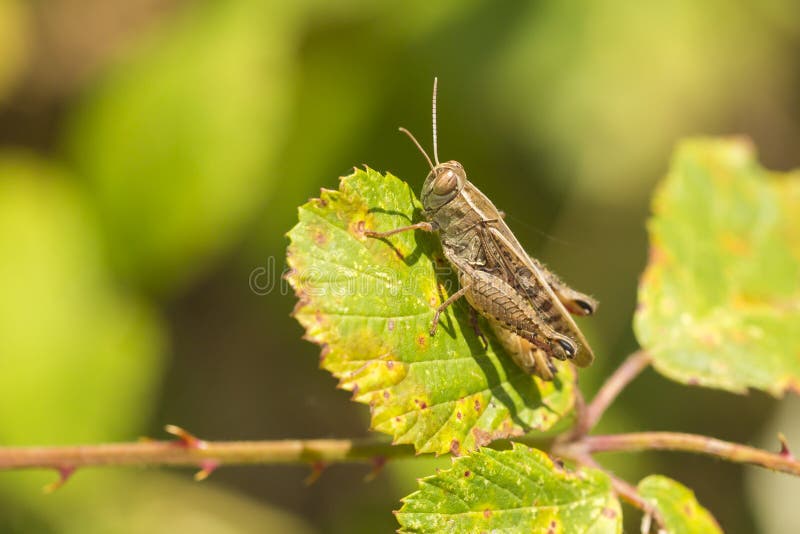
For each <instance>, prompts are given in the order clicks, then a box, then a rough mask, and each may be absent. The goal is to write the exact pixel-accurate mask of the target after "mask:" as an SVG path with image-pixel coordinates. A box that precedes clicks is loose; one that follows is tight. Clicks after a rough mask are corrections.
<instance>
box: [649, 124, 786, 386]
mask: <svg viewBox="0 0 800 534" xmlns="http://www.w3.org/2000/svg"><path fill="white" fill-rule="evenodd" d="M653 211H654V216H653V217H652V219H651V220H650V222H649V224H648V230H649V233H650V260H649V263H648V266H647V269H646V270H645V273H644V275H643V277H642V281H641V285H640V288H639V305H638V308H637V312H636V317H635V330H636V336H637V338H638V340H639V343H640V344H641V345H642V347H644V348H645V349H647V350H648V351H649V352H650V353H651V354H652V355H653V356H654V358H655V362H654V364H655V367H656V369H658V371H659V372H661V373H662V374H664V375H666V376H668V377H670V378H672V379H674V380H677V381H679V382H683V383H687V384H694V385H701V386H706V387H714V388H721V389H725V390H729V391H733V392H744V391H746V389H747V388H748V387H752V388H758V389H762V390H765V391H768V392H770V393H771V394H773V395H776V396H779V395H781V394H782V393H783V392H784V391H786V390H787V389H794V390H798V389H800V357H798V355H799V354H800V173H797V172H795V173H791V174H781V173H774V172H769V171H766V170H765V169H763V168H762V167H761V166H760V165H759V164H758V163H757V162H756V160H755V156H754V154H753V149H752V147H751V145H750V144H749V143H748V142H747V141H745V140H740V139H723V140H713V139H706V140H694V141H687V142H685V143H683V144H682V145H681V146H680V147H679V148H678V151H677V154H676V156H675V158H674V160H673V163H672V167H671V169H670V172H669V175H668V176H667V178H666V180H665V181H664V182H663V183H662V184H661V186H660V188H659V189H658V192H657V193H656V195H655V199H654V201H653Z"/></svg>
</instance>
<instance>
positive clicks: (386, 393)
mask: <svg viewBox="0 0 800 534" xmlns="http://www.w3.org/2000/svg"><path fill="white" fill-rule="evenodd" d="M389 397H390V395H389V392H388V391H384V392H383V398H384V399H388V398H389Z"/></svg>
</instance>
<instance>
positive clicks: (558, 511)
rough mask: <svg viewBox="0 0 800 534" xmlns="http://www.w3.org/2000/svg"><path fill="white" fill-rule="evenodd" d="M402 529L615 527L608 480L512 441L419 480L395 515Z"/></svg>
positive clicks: (618, 522) (618, 521)
mask: <svg viewBox="0 0 800 534" xmlns="http://www.w3.org/2000/svg"><path fill="white" fill-rule="evenodd" d="M397 520H398V521H399V522H400V525H401V526H402V529H401V532H504V533H513V532H520V533H522V532H525V533H529V532H541V533H552V534H556V533H566V532H582V533H593V534H600V533H606V532H609V533H610V532H621V531H622V511H621V509H620V505H619V501H618V500H617V498H616V496H615V495H614V492H613V490H612V488H611V482H610V480H609V478H608V477H607V476H606V475H605V474H604V473H602V472H600V471H597V470H594V469H581V470H579V471H577V472H571V471H567V470H565V469H564V468H562V467H559V466H556V465H555V464H554V463H553V461H552V460H551V459H550V458H549V457H548V456H547V454H545V453H544V452H542V451H539V450H536V449H530V448H528V447H525V446H524V445H519V444H516V443H515V444H514V447H513V449H512V450H510V451H495V450H492V449H486V448H484V449H481V450H480V451H479V452H477V453H474V454H471V455H469V456H465V457H462V458H456V459H455V461H454V462H453V467H451V468H450V469H447V470H444V471H440V472H439V473H437V474H436V475H434V476H431V477H427V478H423V479H421V480H420V483H419V490H418V491H416V492H414V493H412V494H411V495H409V496H408V497H406V498H405V499H403V507H402V508H401V509H400V511H399V512H397Z"/></svg>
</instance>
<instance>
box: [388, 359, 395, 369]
mask: <svg viewBox="0 0 800 534" xmlns="http://www.w3.org/2000/svg"><path fill="white" fill-rule="evenodd" d="M392 367H394V362H393V361H392V360H389V361H388V362H386V368H387V369H391V368H392Z"/></svg>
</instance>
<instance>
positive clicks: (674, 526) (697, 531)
mask: <svg viewBox="0 0 800 534" xmlns="http://www.w3.org/2000/svg"><path fill="white" fill-rule="evenodd" d="M637 489H638V490H639V494H640V495H641V496H642V497H643V498H644V499H645V500H646V501H648V502H649V503H650V504H652V505H653V506H655V507H656V508H657V509H658V511H659V512H660V513H661V517H662V518H663V519H664V522H665V523H666V526H667V532H668V533H669V534H722V529H721V528H719V525H718V524H717V521H716V519H714V516H712V515H711V514H710V513H709V511H708V510H706V509H705V508H703V507H702V506H700V503H698V502H697V499H696V498H695V496H694V492H693V491H692V490H690V489H689V488H687V487H686V486H684V485H683V484H680V483H678V482H675V481H674V480H672V479H671V478H667V477H664V476H660V475H650V476H649V477H647V478H645V479H644V480H642V481H641V482H639V486H638V488H637Z"/></svg>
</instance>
